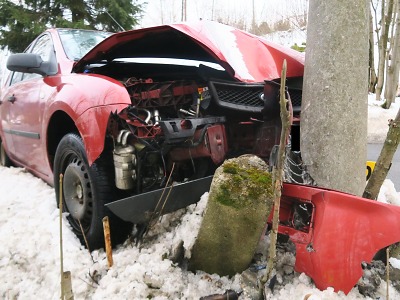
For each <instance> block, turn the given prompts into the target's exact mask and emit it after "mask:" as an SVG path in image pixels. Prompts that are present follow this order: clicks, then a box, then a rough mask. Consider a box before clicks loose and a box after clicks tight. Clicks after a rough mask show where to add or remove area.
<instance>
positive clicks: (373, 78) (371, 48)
mask: <svg viewBox="0 0 400 300" xmlns="http://www.w3.org/2000/svg"><path fill="white" fill-rule="evenodd" d="M372 20H373V18H372V12H371V11H370V14H369V88H368V91H369V92H370V93H375V86H376V82H377V80H378V79H377V77H376V72H375V57H374V56H375V50H374V49H375V43H374V25H373V21H372Z"/></svg>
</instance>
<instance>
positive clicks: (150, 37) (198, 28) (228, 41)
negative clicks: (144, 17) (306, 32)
mask: <svg viewBox="0 0 400 300" xmlns="http://www.w3.org/2000/svg"><path fill="white" fill-rule="evenodd" d="M133 43H134V44H133ZM137 44H139V45H141V46H137ZM127 57H170V58H181V59H190V60H198V61H209V62H213V63H217V64H220V65H221V66H223V67H224V68H225V69H226V70H227V71H228V72H229V73H230V74H231V76H233V77H235V78H236V79H237V80H239V81H243V82H263V81H264V80H272V79H276V78H279V77H280V73H281V68H282V63H283V60H284V59H286V60H287V62H288V66H289V67H288V71H287V72H288V73H287V76H288V77H296V76H302V75H303V71H304V55H303V54H301V53H299V52H297V51H294V50H291V49H285V48H283V47H281V46H279V45H276V44H273V43H270V42H267V41H266V40H264V39H262V38H260V37H257V36H254V35H251V34H249V33H246V32H244V31H241V30H238V29H234V28H232V27H230V26H226V25H223V24H220V23H216V22H208V21H199V22H194V23H190V24H187V23H182V24H173V25H163V26H158V27H153V28H144V29H138V30H132V31H126V32H121V33H117V34H114V35H112V36H110V37H109V38H107V39H105V40H104V41H103V42H101V43H99V44H98V45H97V46H96V47H94V48H93V49H92V50H91V51H90V52H89V53H87V54H86V55H85V56H84V57H83V58H82V59H81V60H80V61H79V62H78V63H77V64H76V65H75V67H74V71H76V72H82V71H83V70H84V66H85V65H86V64H89V63H94V62H100V61H102V60H114V59H118V58H127Z"/></svg>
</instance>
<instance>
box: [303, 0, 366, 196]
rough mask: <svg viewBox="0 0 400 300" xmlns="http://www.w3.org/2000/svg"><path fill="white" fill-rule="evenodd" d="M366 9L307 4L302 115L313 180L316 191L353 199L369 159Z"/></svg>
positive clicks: (314, 0) (354, 0)
mask: <svg viewBox="0 0 400 300" xmlns="http://www.w3.org/2000/svg"><path fill="white" fill-rule="evenodd" d="M367 8H368V1H367V0H364V1H359V0H351V1H339V0H333V1H319V0H310V2H309V23H308V34H307V51H306V63H305V71H304V85H303V103H302V113H301V149H302V157H303V160H304V163H305V165H306V166H307V168H308V170H309V172H310V174H311V176H312V177H313V178H314V179H315V181H316V182H317V184H318V185H319V186H322V187H327V188H332V189H337V190H340V191H344V192H348V193H351V194H356V195H361V194H362V192H363V187H364V186H365V161H366V157H367V148H366V138H367V98H368V97H367V96H368V72H367V70H368V9H367ZM349 15H351V16H352V17H351V18H349Z"/></svg>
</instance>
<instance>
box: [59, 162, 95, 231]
mask: <svg viewBox="0 0 400 300" xmlns="http://www.w3.org/2000/svg"><path fill="white" fill-rule="evenodd" d="M63 186H64V188H63V189H64V201H65V205H66V208H67V211H68V212H69V213H70V222H71V225H72V226H73V227H74V229H75V230H77V231H78V232H80V231H81V229H80V225H82V227H83V230H84V231H85V232H86V231H87V230H88V229H89V228H90V224H91V220H92V216H93V200H92V191H91V185H90V180H89V174H88V170H87V168H86V167H85V164H84V163H83V161H82V160H80V159H78V158H77V157H74V158H73V159H72V160H71V161H70V163H69V164H68V166H67V167H66V169H65V172H64V178H63ZM79 223H80V224H79Z"/></svg>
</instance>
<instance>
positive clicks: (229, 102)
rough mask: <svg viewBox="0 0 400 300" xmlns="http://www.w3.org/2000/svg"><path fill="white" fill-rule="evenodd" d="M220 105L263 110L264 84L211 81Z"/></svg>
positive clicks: (254, 110)
mask: <svg viewBox="0 0 400 300" xmlns="http://www.w3.org/2000/svg"><path fill="white" fill-rule="evenodd" d="M210 89H211V92H212V94H213V95H214V98H215V100H216V101H217V102H218V104H219V105H221V106H225V107H230V108H233V109H239V110H247V111H252V112H261V110H262V109H263V107H264V100H263V97H264V85H262V84H243V83H240V84H237V83H225V82H224V83H221V82H210Z"/></svg>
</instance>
